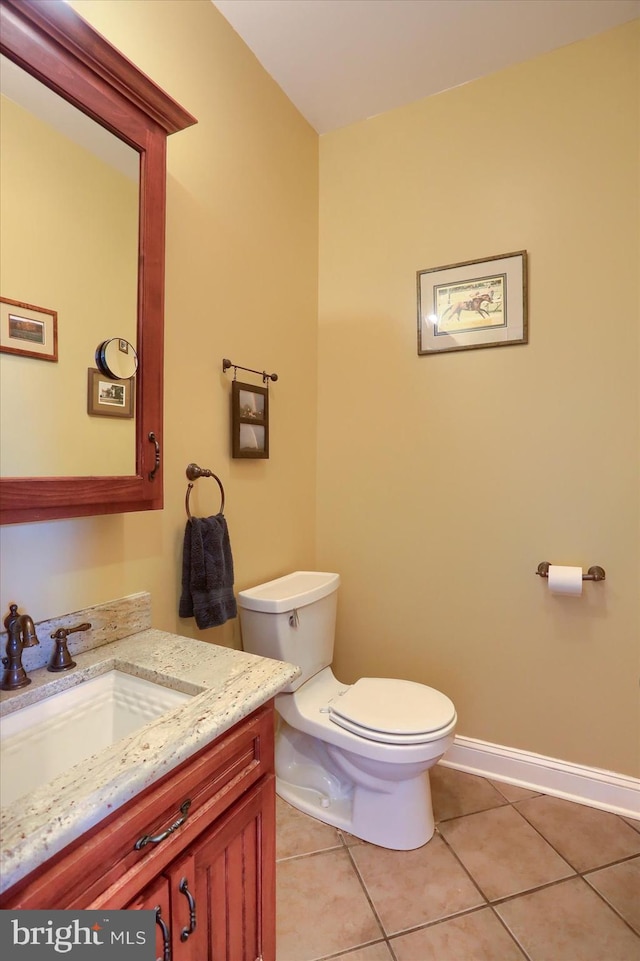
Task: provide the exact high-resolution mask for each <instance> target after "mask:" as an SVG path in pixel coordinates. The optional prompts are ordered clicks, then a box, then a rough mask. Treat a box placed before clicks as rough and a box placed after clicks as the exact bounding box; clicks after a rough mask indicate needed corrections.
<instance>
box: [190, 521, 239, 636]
mask: <svg viewBox="0 0 640 961" xmlns="http://www.w3.org/2000/svg"><path fill="white" fill-rule="evenodd" d="M178 613H179V615H180V617H193V616H194V615H195V619H196V624H197V625H198V627H199V628H200V630H204V629H205V628H207V627H218V626H219V625H220V624H224V623H225V621H227V620H229V619H230V618H232V617H236V615H237V613H238V610H237V606H236V599H235V596H234V593H233V557H232V555H231V544H230V542H229V531H228V528H227V522H226V520H225V518H224V516H223V515H222V514H216V515H215V516H214V517H193V518H192V519H191V520H190V521H187V526H186V528H185V532H184V545H183V552H182V594H181V597H180V606H179V609H178Z"/></svg>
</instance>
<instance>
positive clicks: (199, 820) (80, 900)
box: [0, 701, 273, 909]
mask: <svg viewBox="0 0 640 961" xmlns="http://www.w3.org/2000/svg"><path fill="white" fill-rule="evenodd" d="M272 772H273V701H270V702H269V703H268V704H266V705H264V706H263V707H261V708H259V709H258V710H257V711H254V712H253V714H250V715H249V717H247V718H245V719H244V720H243V721H240V722H239V723H238V724H236V725H235V726H234V727H233V728H231V729H230V730H229V731H227V732H226V733H225V734H222V735H221V736H220V737H219V738H217V739H216V740H215V741H213V742H212V743H211V744H209V745H207V746H206V747H205V748H203V749H202V750H201V751H199V752H198V754H195V755H194V756H193V757H191V758H189V759H188V760H187V761H185V762H184V763H183V764H181V765H180V766H179V767H177V768H175V769H174V770H172V771H170V772H169V773H168V774H167V775H166V776H165V777H164V778H162V780H160V781H157V782H156V783H155V784H153V785H151V786H150V787H149V788H147V790H146V791H144V792H143V793H142V794H140V795H138V797H136V798H134V799H133V800H132V801H129V802H128V803H127V804H125V805H124V806H123V807H121V808H119V809H118V810H117V811H115V812H114V813H113V814H112V815H110V816H109V817H107V818H105V820H103V821H101V822H100V823H99V824H98V825H97V826H96V827H95V828H92V829H91V830H90V831H88V832H86V833H85V834H83V835H82V836H81V837H80V838H78V839H77V840H76V841H74V842H73V843H72V844H70V845H69V846H68V847H66V848H65V849H64V850H63V851H61V852H60V853H59V854H57V855H56V856H55V857H53V858H51V859H50V860H49V861H47V862H46V863H45V864H44V865H42V866H41V867H39V868H38V869H36V870H35V871H33V872H32V873H31V874H30V875H28V876H27V877H26V878H25V879H24V880H23V881H21V882H19V883H18V884H17V885H15V886H14V887H13V888H12V889H11V890H9V891H8V892H7V893H6V894H5V895H4V896H3V897H2V899H0V906H1V907H3V908H10V907H13V908H50V909H54V908H87V907H89V906H92V907H93V906H95V907H99V906H100V895H101V894H102V892H105V891H106V890H107V889H108V888H109V889H110V892H111V896H110V904H111V905H112V906H114V905H113V902H114V897H113V896H114V892H117V890H118V887H119V883H122V884H123V887H124V888H126V890H127V891H129V890H131V888H132V886H135V887H136V888H137V889H138V890H140V889H141V888H142V887H144V886H145V885H146V884H148V883H149V882H151V881H152V880H153V879H154V878H155V877H156V876H157V875H158V874H159V873H160V872H161V871H162V870H163V868H164V867H165V866H166V865H167V864H168V863H169V861H170V860H172V859H173V858H175V856H176V854H178V853H179V852H180V851H181V850H182V849H183V848H184V847H186V846H187V845H188V844H190V843H191V842H192V841H193V840H194V839H195V838H196V837H197V836H198V835H200V834H201V833H202V831H203V830H205V829H206V828H207V826H208V825H209V824H210V823H212V822H213V821H215V820H216V818H218V817H219V816H220V815H221V814H222V813H224V811H226V810H227V809H228V808H229V807H230V805H232V804H233V803H234V801H236V800H237V798H239V797H240V796H241V795H242V794H243V793H244V792H245V791H247V790H248V788H250V787H251V786H252V785H253V784H255V783H256V782H257V781H258V780H260V778H262V777H264V776H266V775H268V774H270V773H272ZM186 801H190V802H191V803H190V805H188V810H185V807H184V805H185V802H186ZM181 808H182V811H181ZM176 822H178V823H176ZM169 828H171V830H170V831H169V830H168V829H169ZM162 835H166V836H165V837H164V839H163V840H157V839H158V838H159V837H160V836H162ZM145 838H147V839H148V838H153V840H147V841H145V840H144V839H145ZM136 843H137V847H136ZM125 875H126V883H125Z"/></svg>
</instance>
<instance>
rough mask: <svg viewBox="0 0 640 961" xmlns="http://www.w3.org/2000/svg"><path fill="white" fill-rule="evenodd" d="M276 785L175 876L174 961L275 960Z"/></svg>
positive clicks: (212, 835) (198, 848)
mask: <svg viewBox="0 0 640 961" xmlns="http://www.w3.org/2000/svg"><path fill="white" fill-rule="evenodd" d="M274 786H275V779H274V778H273V776H270V777H269V778H267V779H266V780H265V781H263V782H262V783H261V784H260V785H259V786H258V787H256V788H254V789H253V790H252V791H250V792H248V793H247V794H246V795H245V796H244V797H243V798H241V799H240V800H239V801H238V802H237V803H236V804H235V805H234V807H233V808H231V810H230V811H229V813H228V814H226V815H224V816H223V817H221V818H220V819H219V821H218V822H217V823H216V825H215V826H214V828H213V830H212V831H210V832H207V837H206V839H203V840H201V841H196V842H195V843H194V844H193V845H192V847H191V848H190V850H189V852H188V853H187V854H186V855H185V857H184V858H181V859H180V860H179V861H177V862H175V863H174V864H173V865H172V866H171V867H170V869H169V871H168V876H169V878H170V882H171V910H172V918H171V921H172V924H171V929H172V946H173V959H174V961H257V959H262V961H275V787H274Z"/></svg>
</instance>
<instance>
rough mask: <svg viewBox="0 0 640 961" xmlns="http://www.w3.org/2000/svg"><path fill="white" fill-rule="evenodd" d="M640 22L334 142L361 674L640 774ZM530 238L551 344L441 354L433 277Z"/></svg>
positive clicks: (335, 323)
mask: <svg viewBox="0 0 640 961" xmlns="http://www.w3.org/2000/svg"><path fill="white" fill-rule="evenodd" d="M638 26H639V24H638V22H637V21H636V22H635V24H631V25H628V26H625V27H622V28H620V29H617V30H614V31H612V32H609V33H606V34H603V35H601V36H599V37H596V38H594V39H591V40H587V41H585V42H583V43H579V44H575V45H572V46H569V47H566V48H564V49H561V50H559V51H557V52H555V53H552V54H550V55H548V56H544V57H541V58H538V59H536V60H533V61H531V62H529V63H526V64H524V65H521V66H518V67H515V68H512V69H509V70H505V71H502V72H500V73H497V74H495V75H493V76H490V77H488V78H486V79H482V80H479V81H477V82H475V83H471V84H468V85H466V86H462V87H459V88H457V89H454V90H451V91H449V92H446V93H444V94H441V95H439V96H436V97H431V98H429V99H426V100H423V101H421V102H419V103H416V104H413V105H411V106H408V107H405V108H402V109H399V110H395V111H392V112H390V113H387V114H383V115H381V116H378V117H375V118H373V119H370V120H368V121H366V122H363V123H360V124H355V125H352V126H350V127H347V128H345V129H342V130H339V131H337V132H334V133H331V134H327V135H325V136H323V137H322V138H321V141H320V280H319V288H320V298H319V372H320V373H319V394H318V410H319V465H318V518H317V520H318V526H317V531H318V534H317V538H318V555H317V558H318V563H319V566H320V568H321V569H330V570H336V571H339V572H340V574H341V575H342V578H343V586H342V591H341V598H340V606H339V624H338V640H337V657H336V670H337V673H338V676H340V677H341V679H343V680H344V681H347V682H349V681H352V680H353V679H355V678H356V676H361V675H363V674H368V673H370V674H392V675H396V676H401V677H408V678H412V679H415V680H418V681H422V682H426V683H431V684H432V685H433V686H434V687H437V688H440V689H441V690H443V691H446V692H447V693H448V694H449V695H450V696H451V697H452V698H453V700H454V702H455V703H456V705H457V708H458V712H459V718H460V722H459V729H458V733H460V734H462V735H467V736H470V737H474V738H479V739H482V740H487V741H491V742H495V743H498V744H505V745H510V746H513V747H518V748H521V749H526V750H531V751H534V752H538V753H540V754H545V755H550V756H555V757H558V758H563V759H566V760H570V761H574V762H576V763H581V764H587V765H595V766H599V767H603V768H609V769H612V770H616V771H619V772H623V773H628V774H635V775H638V774H640V756H639V754H640V752H639V733H640V715H639V710H638V668H639V666H640V663H639V662H640V619H639V614H640V612H639V594H640V562H639V557H638V550H639V537H638V531H639V496H640V494H639V492H640V473H639V465H638V458H639V452H640V447H639V443H638V413H639V410H638V356H639V355H638V333H639V323H638V318H639V314H638V306H639V298H638V293H639V288H638V266H639V262H640V248H639V237H638V230H639V209H638V171H639V160H640V156H639V150H638V145H639V140H638V107H639V103H638V94H639V91H640V83H639V77H638V64H639V62H640V56H639V53H640V50H639V43H638V37H639V31H638ZM521 249H526V250H528V252H529V267H530V275H529V279H530V287H529V289H530V293H529V310H530V343H529V344H528V346H516V347H500V348H494V349H487V350H471V351H462V352H459V353H451V354H441V355H439V356H438V355H436V356H427V357H425V356H421V357H419V356H417V349H416V296H415V278H416V271H418V270H424V269H425V268H429V267H437V266H439V265H443V264H451V263H457V262H462V261H466V260H473V259H478V258H482V257H483V256H491V255H496V254H502V253H506V252H509V251H515V250H521ZM542 560H549V561H551V562H552V563H556V564H570V565H583V566H584V568H585V569H586V568H587V567H589V566H590V565H591V564H600V565H602V566H603V567H605V569H606V571H607V581H606V583H604V584H587V585H586V586H585V590H584V594H583V596H582V598H580V599H577V598H571V597H569V598H567V597H557V596H550V595H549V593H548V590H547V588H546V584H545V582H544V581H542V580H541V579H540V578H538V577H536V576H535V570H536V567H537V565H538V563H539V562H540V561H542Z"/></svg>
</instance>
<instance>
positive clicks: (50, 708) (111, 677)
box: [0, 671, 191, 807]
mask: <svg viewBox="0 0 640 961" xmlns="http://www.w3.org/2000/svg"><path fill="white" fill-rule="evenodd" d="M190 697H191V695H189V694H182V693H181V692H180V691H173V690H170V689H169V688H166V687H162V686H161V685H160V684H154V683H153V682H151V681H145V680H143V679H142V678H140V677H133V676H132V675H130V674H124V673H122V671H108V672H107V673H106V674H102V675H101V676H100V677H96V678H93V679H92V680H90V681H84V682H83V683H81V684H78V685H77V687H74V688H71V689H70V690H68V691H62V692H60V693H59V694H52V695H51V696H50V697H47V698H44V699H43V700H42V701H38V703H36V704H30V705H29V706H28V707H24V708H22V709H21V710H19V711H15V712H14V713H13V714H8V715H7V716H6V717H3V718H1V719H0V807H5V805H7V804H10V803H11V802H12V801H15V800H16V799H17V798H20V797H22V796H23V795H25V794H29V793H30V792H31V791H33V790H35V788H37V787H40V785H41V784H46V783H47V782H48V781H51V780H52V779H53V778H54V777H56V776H57V775H58V774H62V772H63V771H66V770H68V769H69V768H71V767H73V766H74V765H75V764H78V763H79V762H80V761H83V760H85V758H88V757H90V756H91V755H92V754H97V753H98V752H99V751H101V750H103V749H104V748H106V747H110V745H112V744H114V743H115V742H116V741H119V740H120V738H123V737H127V736H128V735H129V734H133V732H134V731H136V730H138V728H141V727H143V726H144V725H145V724H148V723H149V722H150V721H153V720H155V719H156V718H157V717H160V716H161V715H162V714H165V713H167V711H172V710H173V709H174V708H176V707H178V706H179V705H180V704H184V703H185V702H186V701H188V700H190Z"/></svg>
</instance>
